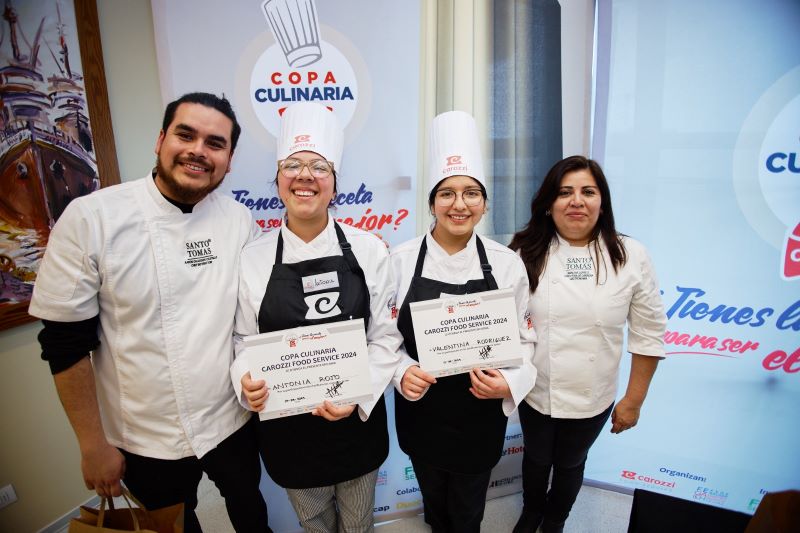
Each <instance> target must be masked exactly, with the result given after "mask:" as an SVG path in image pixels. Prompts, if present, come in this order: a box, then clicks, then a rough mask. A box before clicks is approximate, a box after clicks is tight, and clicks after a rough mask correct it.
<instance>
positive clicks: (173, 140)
mask: <svg viewBox="0 0 800 533" xmlns="http://www.w3.org/2000/svg"><path fill="white" fill-rule="evenodd" d="M232 129H233V122H231V120H230V119H229V118H228V117H226V116H225V115H223V114H222V113H220V112H219V111H217V110H216V109H214V108H212V107H208V106H204V105H202V104H195V103H188V102H184V103H182V104H180V105H179V106H178V108H177V109H176V110H175V118H174V119H173V120H172V123H171V124H170V125H169V127H168V128H167V131H162V132H161V134H160V135H159V136H158V141H157V142H156V150H155V151H156V154H157V155H158V161H157V163H156V186H157V187H158V188H159V190H160V191H161V192H162V193H163V194H165V195H166V196H168V197H169V198H172V199H173V200H176V201H178V202H184V203H187V204H193V203H197V202H199V201H200V200H202V199H203V198H204V197H205V196H206V195H207V194H208V193H210V192H211V191H213V190H214V189H216V188H217V187H218V186H219V184H220V183H222V179H223V178H224V177H225V174H227V173H228V171H229V170H230V164H231V158H232V157H233V152H232V151H231V132H232Z"/></svg>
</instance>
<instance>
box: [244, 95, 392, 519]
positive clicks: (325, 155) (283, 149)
mask: <svg viewBox="0 0 800 533" xmlns="http://www.w3.org/2000/svg"><path fill="white" fill-rule="evenodd" d="M342 146H343V132H342V128H341V126H340V125H339V122H338V120H337V119H336V116H335V115H334V114H333V113H332V112H330V111H328V109H326V108H325V107H323V106H321V105H319V104H316V103H299V104H295V105H292V106H291V107H289V108H287V109H286V111H285V112H284V113H283V116H282V118H281V131H280V135H279V138H278V148H277V159H278V172H277V177H276V182H277V188H278V193H279V195H280V197H281V200H282V201H283V203H284V204H285V205H286V216H285V219H284V224H283V226H282V227H281V228H280V230H279V231H274V232H271V233H269V234H267V235H265V236H264V237H262V238H261V239H259V240H257V241H255V242H253V243H251V245H249V246H247V247H246V248H245V249H244V251H243V253H242V257H241V267H240V279H239V305H238V309H237V311H236V324H235V328H234V329H235V333H236V334H237V335H238V336H245V335H252V334H256V333H266V332H271V331H279V330H284V329H288V328H293V327H298V326H308V325H315V324H325V323H329V322H336V321H341V320H350V319H357V318H363V319H364V323H365V327H366V337H367V345H368V352H369V361H370V375H371V379H372V385H373V391H374V397H373V399H372V400H371V401H368V402H364V403H361V404H359V405H347V406H335V405H333V404H331V403H330V402H328V401H325V402H324V403H323V404H321V405H319V406H318V407H317V408H316V409H315V410H314V411H313V413H310V414H302V415H295V416H289V417H285V418H278V419H273V420H268V421H262V422H261V423H260V424H259V444H260V447H261V457H262V460H263V461H264V465H265V466H266V469H267V472H268V473H269V475H270V477H272V479H273V480H274V481H275V482H276V483H277V484H278V485H280V486H282V487H284V488H286V490H287V492H288V494H289V499H290V500H291V503H292V506H293V507H294V509H295V511H296V512H297V516H298V517H299V519H300V523H301V525H302V526H303V527H304V528H305V530H306V531H315V532H317V531H318V532H332V531H337V530H339V531H352V532H357V531H371V530H372V528H373V506H374V501H375V482H376V480H377V474H378V470H377V469H378V467H379V466H380V464H381V463H382V462H383V461H384V459H386V456H387V455H388V451H389V439H388V433H387V428H386V408H385V405H384V400H383V392H384V389H385V388H386V387H387V386H388V384H389V383H390V381H391V379H392V376H393V374H394V372H395V369H396V366H397V362H398V360H399V354H398V353H397V349H398V346H399V345H400V337H399V335H398V334H397V332H396V330H395V328H394V321H393V320H392V318H391V315H390V313H391V308H392V305H390V302H394V285H393V282H392V277H391V271H390V268H389V257H388V252H387V250H386V246H385V245H384V244H383V243H382V242H381V241H380V240H379V239H378V238H377V237H375V236H374V235H371V234H369V233H366V232H364V231H362V230H359V229H356V228H353V227H350V226H347V225H340V224H338V223H336V222H335V221H334V219H333V217H332V216H331V215H330V214H329V212H328V207H329V204H330V202H331V200H333V198H334V195H335V193H336V180H337V170H338V169H339V168H341V161H342ZM304 278H305V279H306V280H308V279H325V280H330V279H333V278H335V279H336V285H337V287H336V288H333V289H332V288H331V287H332V285H331V284H330V283H326V284H325V288H324V289H320V290H322V291H324V292H320V290H316V291H315V290H313V289H312V290H310V291H309V288H308V286H306V285H304V284H303V283H302V280H303V279H304ZM332 292H333V293H334V294H333V296H332V295H331V293H332ZM315 297H316V298H317V300H315ZM334 300H335V301H334ZM334 304H335V305H334ZM237 353H238V350H237ZM231 378H232V381H233V384H234V387H235V389H236V392H237V396H238V397H239V398H240V401H241V402H242V404H243V405H244V406H245V407H248V408H250V409H252V410H254V411H260V410H262V409H263V408H264V404H265V402H268V401H269V385H270V384H269V383H265V382H264V381H263V380H259V381H254V380H252V379H251V376H250V373H249V371H248V368H247V364H246V362H245V360H244V358H237V359H236V360H235V361H234V364H233V366H232V367H231Z"/></svg>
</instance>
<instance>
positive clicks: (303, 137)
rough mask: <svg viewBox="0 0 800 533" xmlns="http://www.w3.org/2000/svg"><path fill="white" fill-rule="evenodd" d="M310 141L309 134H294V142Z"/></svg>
mask: <svg viewBox="0 0 800 533" xmlns="http://www.w3.org/2000/svg"><path fill="white" fill-rule="evenodd" d="M309 141H311V135H295V136H294V142H295V143H307V142H309Z"/></svg>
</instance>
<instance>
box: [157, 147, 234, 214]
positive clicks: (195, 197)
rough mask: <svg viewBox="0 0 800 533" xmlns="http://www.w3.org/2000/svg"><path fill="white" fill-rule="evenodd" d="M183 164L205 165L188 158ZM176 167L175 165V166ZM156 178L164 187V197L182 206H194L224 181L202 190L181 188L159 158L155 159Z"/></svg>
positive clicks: (201, 161)
mask: <svg viewBox="0 0 800 533" xmlns="http://www.w3.org/2000/svg"><path fill="white" fill-rule="evenodd" d="M182 162H183V163H193V162H195V163H198V164H201V165H203V166H206V165H207V164H206V163H205V162H204V161H203V160H198V159H193V158H189V159H186V160H183V161H182ZM175 166H177V163H176V164H175ZM156 177H157V179H158V180H160V181H161V183H162V184H163V185H164V186H165V187H166V189H167V191H166V196H169V197H170V198H171V199H173V200H175V201H176V202H180V203H182V204H191V205H194V204H196V203H197V202H199V201H200V200H202V199H203V198H205V197H206V196H208V195H209V194H211V192H212V191H214V190H215V189H216V188H217V187H219V186H220V185H221V184H222V182H223V181H224V179H225V177H224V176H223V178H222V179H221V180H219V181H218V182H217V183H214V184H212V185H209V186H207V187H205V188H204V189H190V188H188V187H184V186H182V185H181V184H180V183H178V181H177V180H176V179H175V178H174V177H173V175H172V172H170V171H168V170H167V169H166V167H164V165H163V164H162V162H161V156H158V157H157V158H156Z"/></svg>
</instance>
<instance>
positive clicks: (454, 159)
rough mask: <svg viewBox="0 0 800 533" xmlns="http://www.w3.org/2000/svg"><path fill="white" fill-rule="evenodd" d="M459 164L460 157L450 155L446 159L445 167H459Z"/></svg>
mask: <svg viewBox="0 0 800 533" xmlns="http://www.w3.org/2000/svg"><path fill="white" fill-rule="evenodd" d="M460 164H461V156H460V155H451V156H449V157H448V158H447V166H448V167H449V166H452V165H460Z"/></svg>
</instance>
